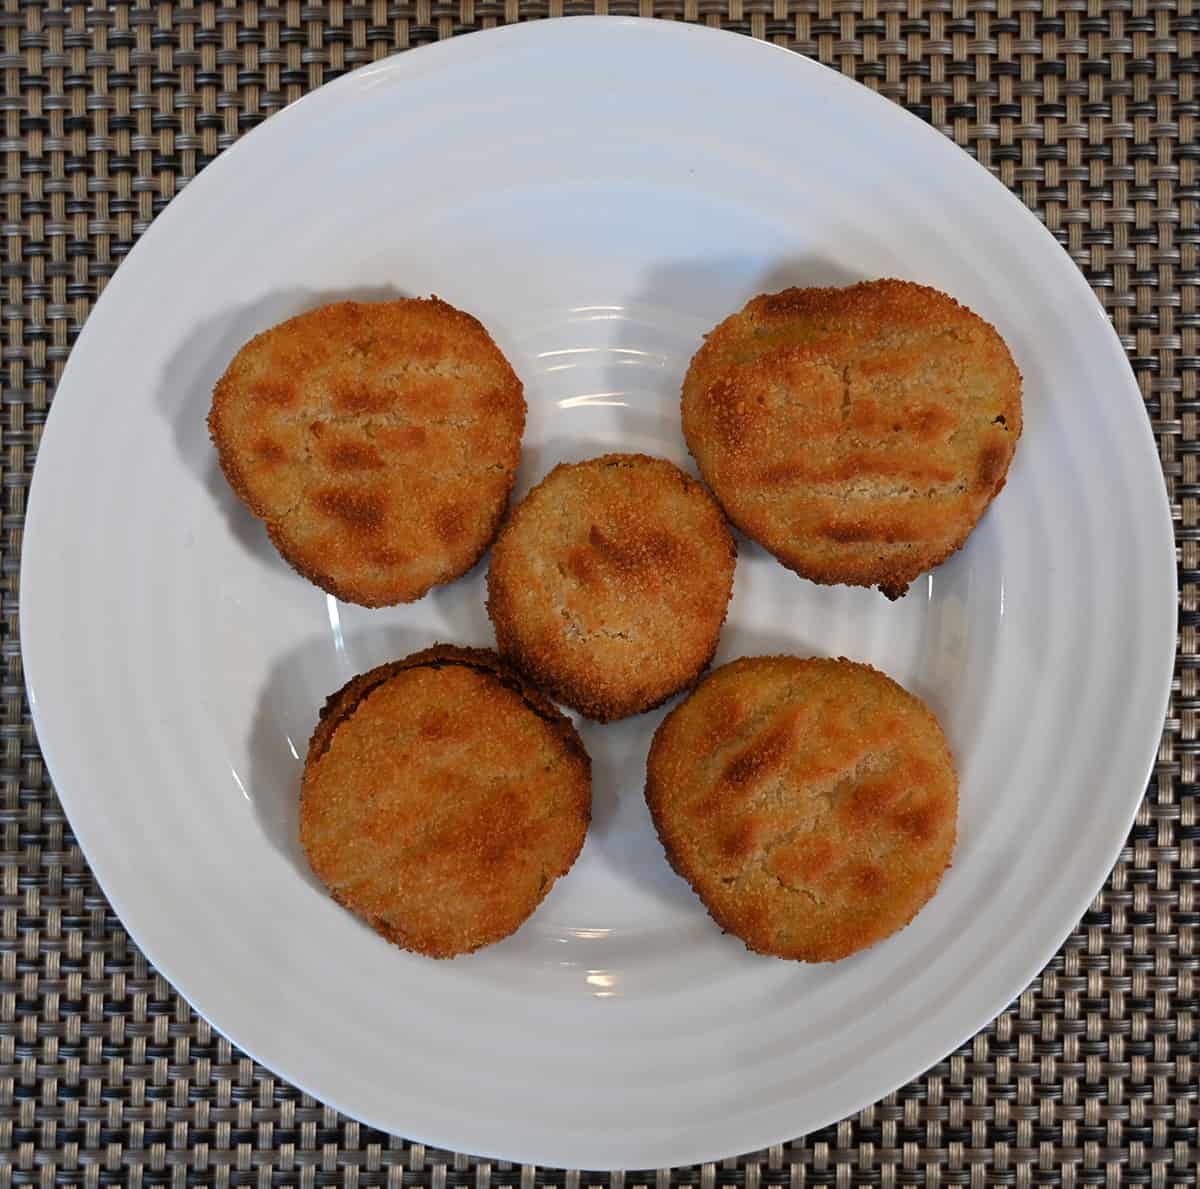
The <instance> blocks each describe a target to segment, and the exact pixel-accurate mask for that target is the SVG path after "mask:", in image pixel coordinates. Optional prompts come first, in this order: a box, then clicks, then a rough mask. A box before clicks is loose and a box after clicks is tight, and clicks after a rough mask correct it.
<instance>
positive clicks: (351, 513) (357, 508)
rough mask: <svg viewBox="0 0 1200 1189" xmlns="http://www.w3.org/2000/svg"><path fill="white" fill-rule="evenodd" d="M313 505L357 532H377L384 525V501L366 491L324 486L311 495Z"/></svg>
mask: <svg viewBox="0 0 1200 1189" xmlns="http://www.w3.org/2000/svg"><path fill="white" fill-rule="evenodd" d="M313 505H314V506H315V507H316V508H317V509H319V510H320V511H321V512H324V513H325V514H326V515H327V516H332V517H334V518H335V519H337V520H340V521H341V522H342V523H343V524H344V525H346V526H347V527H348V528H352V529H355V530H357V531H359V532H365V533H378V532H380V531H382V529H383V526H384V512H385V505H384V502H383V500H382V499H380V497H379V496H377V495H372V494H371V493H370V492H368V491H353V490H350V489H348V488H345V487H330V488H326V489H325V490H324V491H318V492H317V493H316V494H315V495H314V496H313Z"/></svg>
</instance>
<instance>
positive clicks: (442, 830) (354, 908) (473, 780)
mask: <svg viewBox="0 0 1200 1189" xmlns="http://www.w3.org/2000/svg"><path fill="white" fill-rule="evenodd" d="M590 818H591V761H590V760H589V759H588V755H587V752H586V751H585V750H584V747H583V743H582V742H581V740H580V738H579V735H578V733H577V732H576V730H575V728H574V726H573V725H572V724H571V721H570V720H569V719H568V718H566V717H565V716H564V715H562V714H560V713H559V711H558V710H557V709H555V707H554V706H553V705H551V703H550V702H548V701H547V700H546V699H545V698H544V697H543V696H542V695H541V694H540V693H539V692H538V691H537V690H536V689H534V688H533V687H531V686H530V685H529V684H527V683H526V682H525V681H524V680H522V679H521V678H520V677H519V676H518V675H516V674H515V673H513V672H511V671H510V670H509V669H508V668H507V667H506V666H504V665H503V663H502V662H501V661H500V658H499V657H498V656H497V655H496V654H495V653H494V652H491V651H488V650H483V649H475V648H456V647H454V646H452V645H446V644H439V645H435V646H434V647H433V648H428V649H425V650H424V651H423V652H418V653H414V654H413V655H412V656H409V657H406V658H405V659H404V660H399V661H394V662H392V663H391V664H386V665H380V666H379V667H378V668H376V669H372V670H371V671H370V672H368V673H363V674H360V675H359V676H358V677H355V678H353V679H352V680H351V681H349V682H348V683H347V684H346V685H345V686H343V687H342V689H340V690H339V691H338V692H337V693H335V694H334V695H333V696H332V697H330V698H329V700H328V701H327V702H326V704H325V708H324V709H323V710H322V711H321V719H320V722H319V723H318V725H317V728H316V730H315V731H314V733H313V736H312V741H311V742H310V744H309V748H308V757H307V759H306V761H305V765H304V779H303V785H302V792H301V798H300V839H301V842H302V843H303V846H304V850H305V853H306V854H307V855H308V860H309V863H310V864H311V865H312V869H313V871H315V872H316V874H317V876H318V877H319V878H320V879H321V882H322V883H324V884H325V886H326V887H328V888H329V890H330V892H331V894H332V895H333V898H334V899H335V900H336V901H337V902H338V903H339V904H341V905H342V906H343V907H345V908H348V909H349V910H350V911H351V912H353V913H355V914H357V915H358V916H360V917H362V918H363V919H364V920H365V921H366V922H367V923H368V924H369V925H370V926H371V927H372V928H373V929H375V930H376V931H377V932H378V933H381V934H382V935H383V936H384V937H386V938H387V939H388V940H389V941H392V942H395V943H396V944H397V945H400V946H403V947H404V948H405V949H409V950H414V951H416V952H417V953H421V954H426V955H428V956H429V957H432V958H452V957H454V956H455V955H457V954H464V953H468V952H470V951H471V950H476V949H478V948H479V947H480V946H484V945H489V944H490V943H492V942H495V941H499V940H500V939H501V938H504V937H507V936H508V935H509V934H510V933H512V932H513V931H514V930H516V929H517V928H518V927H519V926H520V925H521V924H522V923H523V922H524V921H525V920H526V919H527V918H528V917H529V916H530V914H531V913H532V912H533V911H534V909H535V908H537V906H538V905H539V904H540V903H541V901H542V899H543V897H545V895H546V893H547V892H548V891H549V890H550V888H551V886H552V885H553V883H554V881H555V880H556V879H558V878H559V876H561V875H565V874H566V873H567V871H569V870H570V868H571V865H572V864H573V863H574V862H575V859H576V857H577V856H578V854H579V851H580V848H581V847H582V846H583V840H584V836H585V834H586V833H587V827H588V822H589V820H590Z"/></svg>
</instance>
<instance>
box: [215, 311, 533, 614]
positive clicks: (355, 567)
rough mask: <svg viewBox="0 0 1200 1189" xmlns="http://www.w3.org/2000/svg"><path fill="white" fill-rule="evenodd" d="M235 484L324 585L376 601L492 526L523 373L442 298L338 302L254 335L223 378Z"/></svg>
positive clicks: (449, 575)
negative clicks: (513, 367) (520, 373)
mask: <svg viewBox="0 0 1200 1189" xmlns="http://www.w3.org/2000/svg"><path fill="white" fill-rule="evenodd" d="M208 424H209V430H210V432H211V434H212V438H213V441H214V442H215V443H216V447H217V450H218V453H219V456H220V460H221V467H222V469H223V470H224V472H225V477H226V478H227V479H228V480H229V484H230V486H231V487H232V488H233V489H234V491H235V492H237V494H238V495H239V496H240V497H241V499H242V501H243V502H244V503H245V504H246V506H247V507H248V508H249V509H250V511H252V512H253V513H254V514H255V515H256V516H258V517H260V518H261V519H262V520H264V521H265V522H266V525H267V531H268V532H269V533H270V536H271V540H272V541H273V542H274V543H275V547H276V548H277V549H278V550H279V552H280V553H281V554H282V555H283V557H284V558H285V559H286V560H287V561H288V562H289V563H290V564H291V565H292V566H293V567H295V569H296V570H298V571H299V572H300V573H301V574H303V575H304V576H305V577H306V578H308V579H309V580H310V581H311V582H315V583H316V584H317V585H318V586H319V587H321V588H322V589H323V590H326V591H328V592H329V593H330V594H334V595H336V596H337V597H338V598H341V599H345V600H347V601H348V602H352V603H360V604H362V605H363V606H366V607H381V606H386V605H388V604H392V603H406V602H411V601H413V600H414V599H419V598H420V597H421V596H422V595H424V594H425V593H426V592H427V591H428V590H429V589H430V587H432V586H434V585H436V584H439V583H443V582H450V581H452V580H453V579H455V578H457V577H459V576H460V575H462V574H465V573H466V572H467V570H469V569H470V568H471V567H472V566H473V565H474V564H475V562H476V561H478V560H479V558H480V557H481V556H482V554H483V552H484V550H485V549H486V548H487V547H488V545H489V544H490V543H491V541H492V538H493V537H494V536H495V535H496V530H497V529H498V528H499V525H500V521H501V519H502V517H503V515H504V509H505V507H506V505H507V503H508V496H509V492H510V491H511V490H512V484H513V478H514V476H515V474H516V468H517V462H518V458H519V455H520V447H521V434H522V432H523V430H524V427H525V398H524V396H523V393H522V386H521V382H520V380H518V379H517V376H516V374H515V373H514V372H513V370H512V368H511V367H510V366H509V364H508V361H507V360H506V359H505V358H504V356H503V355H502V354H501V353H500V350H499V348H498V347H497V346H496V344H495V343H494V342H493V341H492V339H491V337H490V336H489V335H488V333H487V331H486V330H485V329H484V328H483V327H482V326H481V325H480V323H479V322H478V321H476V319H474V318H473V317H471V315H470V314H465V313H463V312H462V311H461V310H456V309H455V308H454V307H453V306H450V305H447V304H446V303H445V302H444V301H439V300H438V299H437V298H431V299H428V300H425V299H415V298H414V299H402V300H397V301H384V302H352V301H346V302H338V303H336V304H334V305H327V306H322V307H321V308H319V309H316V310H312V311H311V312H309V313H307V314H301V315H300V316H299V317H296V318H291V319H289V320H288V321H286V322H283V323H281V324H280V325H279V326H276V327H273V328H272V329H270V330H268V331H266V332H264V333H263V334H260V335H258V336H257V337H256V338H254V339H252V340H251V341H250V342H249V343H247V344H246V345H245V346H244V347H243V348H242V349H241V350H240V351H239V352H238V353H237V355H236V356H235V357H234V359H233V362H232V363H231V364H230V365H229V368H228V370H227V371H226V372H225V374H224V375H223V376H222V377H221V379H220V380H219V381H218V383H217V386H216V389H215V391H214V393H213V403H212V411H211V412H210V414H209V418H208Z"/></svg>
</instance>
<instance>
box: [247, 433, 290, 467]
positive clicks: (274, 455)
mask: <svg viewBox="0 0 1200 1189" xmlns="http://www.w3.org/2000/svg"><path fill="white" fill-rule="evenodd" d="M254 452H255V454H257V455H258V457H259V458H261V459H262V461H263V462H283V461H284V460H285V459H286V458H287V451H286V450H284V448H283V447H282V446H281V445H280V444H279V443H278V442H273V441H272V440H271V439H270V438H262V439H260V441H259V443H258V445H257V446H255V448H254Z"/></svg>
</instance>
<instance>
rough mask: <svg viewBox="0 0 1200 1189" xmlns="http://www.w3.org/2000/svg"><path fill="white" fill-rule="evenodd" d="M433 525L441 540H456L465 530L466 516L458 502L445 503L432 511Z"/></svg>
mask: <svg viewBox="0 0 1200 1189" xmlns="http://www.w3.org/2000/svg"><path fill="white" fill-rule="evenodd" d="M433 527H434V531H435V532H436V533H437V535H438V537H439V538H440V539H441V540H443V541H445V542H447V543H449V542H452V541H457V540H458V539H459V537H461V536H462V535H463V533H465V532H466V531H467V518H466V515H465V514H464V512H463V509H462V508H461V507H460V506H459V505H458V504H446V505H445V506H444V507H442V508H439V509H438V510H437V511H436V512H435V513H434V518H433Z"/></svg>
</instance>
